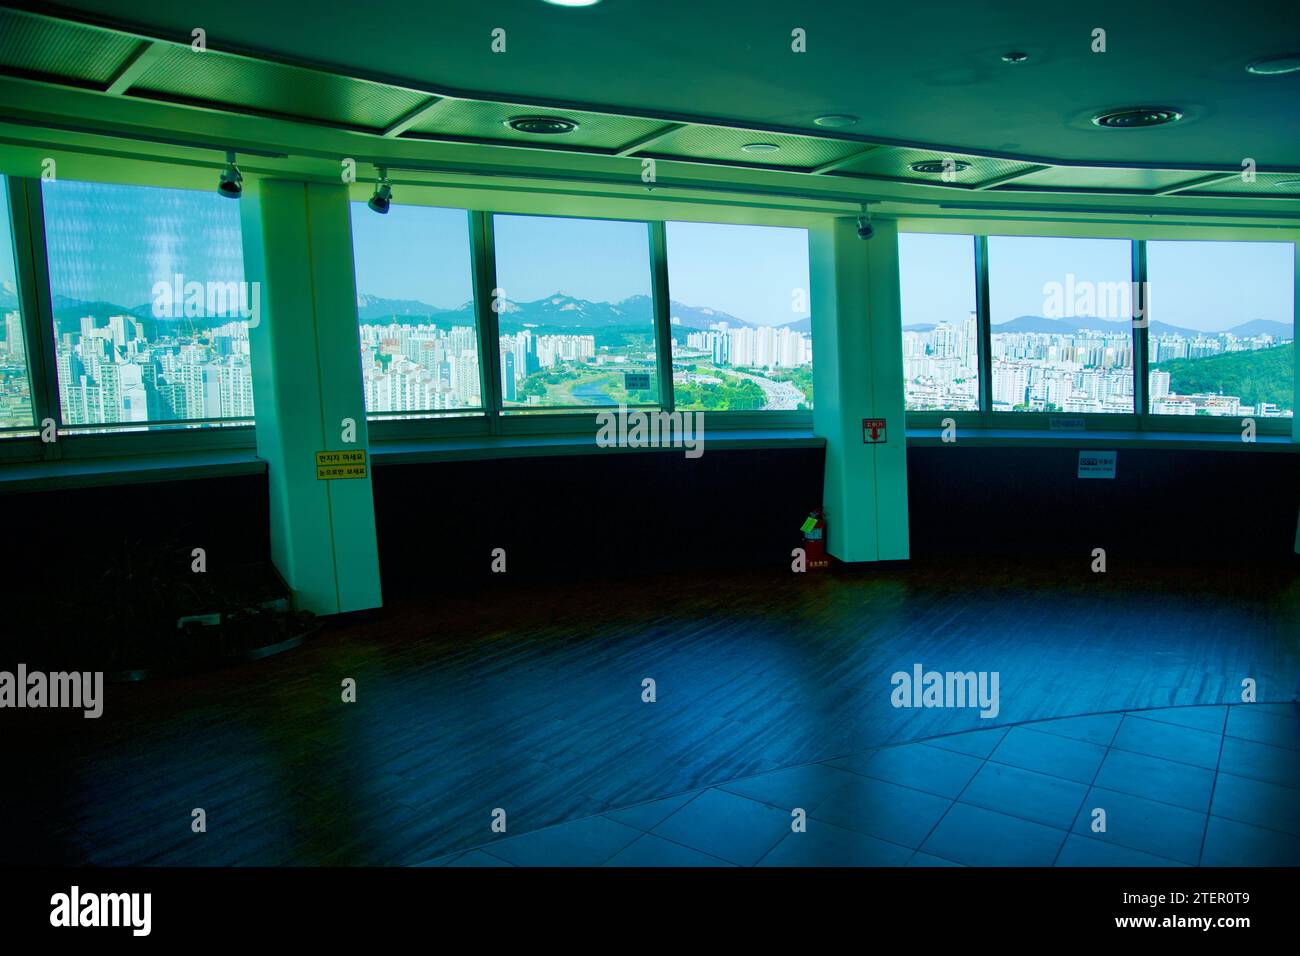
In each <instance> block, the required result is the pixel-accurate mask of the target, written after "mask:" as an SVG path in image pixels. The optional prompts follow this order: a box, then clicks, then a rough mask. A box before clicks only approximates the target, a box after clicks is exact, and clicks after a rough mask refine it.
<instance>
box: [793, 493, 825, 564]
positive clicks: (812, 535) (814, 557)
mask: <svg viewBox="0 0 1300 956" xmlns="http://www.w3.org/2000/svg"><path fill="white" fill-rule="evenodd" d="M799 530H800V531H802V532H803V553H804V560H805V561H807V567H808V570H809V571H813V570H818V571H820V570H825V569H826V568H829V567H830V566H831V559H830V557H829V556H828V555H827V554H826V515H825V513H824V512H823V511H822V509H821V508H814V509H813V510H812V511H811V512H809V514H808V518H807V520H805V521H804V523H803V525H802V526H801V527H800V529H799Z"/></svg>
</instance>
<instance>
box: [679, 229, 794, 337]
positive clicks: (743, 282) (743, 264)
mask: <svg viewBox="0 0 1300 956" xmlns="http://www.w3.org/2000/svg"><path fill="white" fill-rule="evenodd" d="M666 232H667V242H668V285H669V290H670V293H671V296H672V299H673V300H674V301H675V302H680V303H682V304H683V305H693V306H708V307H711V308H714V309H721V310H722V311H723V312H729V313H731V314H732V315H734V316H736V317H737V318H740V319H745V320H747V321H750V322H754V323H755V324H757V325H784V324H785V323H787V322H793V321H795V320H797V319H801V318H804V317H806V316H807V315H808V310H807V309H806V308H804V309H802V310H796V309H795V308H794V307H795V306H796V305H798V304H800V303H808V302H809V294H808V230H806V229H791V228H786V227H782V226H736V225H723V224H718V223H701V222H670V223H668V224H667V226H666ZM796 289H798V290H800V292H801V295H800V296H799V297H796V296H795V295H794V290H796Z"/></svg>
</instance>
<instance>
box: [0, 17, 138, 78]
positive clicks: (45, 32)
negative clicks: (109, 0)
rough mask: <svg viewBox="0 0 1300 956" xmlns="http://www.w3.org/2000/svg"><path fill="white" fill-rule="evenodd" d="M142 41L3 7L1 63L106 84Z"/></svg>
mask: <svg viewBox="0 0 1300 956" xmlns="http://www.w3.org/2000/svg"><path fill="white" fill-rule="evenodd" d="M141 42H142V41H141V40H138V39H136V38H135V37H131V36H123V35H122V34H119V33H110V32H109V31H107V30H96V29H94V28H92V27H83V26H76V25H74V24H70V23H65V22H62V21H56V20H47V19H45V18H44V17H36V16H31V15H28V14H25V13H17V12H14V11H12V10H4V9H0V66H3V67H5V68H8V69H10V70H15V71H20V72H23V73H40V74H44V75H46V76H55V77H68V78H70V79H73V80H79V81H81V82H83V83H96V84H103V85H106V84H107V83H108V81H109V80H111V79H112V78H113V75H114V74H115V73H116V72H117V68H118V66H119V65H121V63H122V62H123V61H124V60H125V59H126V58H127V57H128V56H130V54H131V52H132V51H133V50H135V48H136V47H137V46H139V45H140V43H141Z"/></svg>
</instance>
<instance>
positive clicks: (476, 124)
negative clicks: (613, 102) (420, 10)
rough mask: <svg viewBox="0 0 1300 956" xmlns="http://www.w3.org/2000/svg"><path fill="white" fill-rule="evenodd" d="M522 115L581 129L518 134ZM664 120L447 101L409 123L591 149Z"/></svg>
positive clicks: (417, 129) (429, 132) (618, 143)
mask: <svg viewBox="0 0 1300 956" xmlns="http://www.w3.org/2000/svg"><path fill="white" fill-rule="evenodd" d="M518 116H555V117H561V118H563V119H567V120H571V121H573V122H575V123H577V124H578V128H577V129H575V130H574V131H573V132H571V133H563V134H560V135H554V134H546V133H520V132H517V131H516V130H513V129H511V128H510V127H509V126H507V125H506V123H507V122H508V121H509V120H511V119H513V118H515V117H518ZM665 125H666V124H665V123H664V122H663V121H662V120H651V119H639V118H637V117H631V116H611V115H609V114H607V113H585V112H582V111H580V110H554V109H542V108H539V107H536V106H515V105H511V104H509V103H488V102H483V101H479V100H457V99H445V100H442V101H441V102H439V103H437V104H436V105H435V106H434V107H433V109H432V110H431V111H430V113H429V114H428V115H427V116H425V117H423V118H422V119H421V120H420V121H419V122H418V123H416V124H415V125H414V126H412V127H411V129H410V131H409V132H410V133H412V134H415V135H419V134H425V135H426V136H450V137H455V138H464V139H490V140H501V141H503V142H507V143H511V144H514V145H522V144H526V143H536V144H538V145H540V146H581V147H586V148H590V149H608V150H617V149H619V148H621V147H623V146H626V145H627V144H629V143H632V142H634V141H636V140H638V139H641V138H642V137H644V136H648V135H650V134H651V133H653V132H655V130H659V129H664V128H665Z"/></svg>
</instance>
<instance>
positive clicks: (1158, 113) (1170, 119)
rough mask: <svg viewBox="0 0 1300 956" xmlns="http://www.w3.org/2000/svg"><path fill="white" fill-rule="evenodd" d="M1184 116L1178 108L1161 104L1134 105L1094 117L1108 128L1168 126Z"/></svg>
mask: <svg viewBox="0 0 1300 956" xmlns="http://www.w3.org/2000/svg"><path fill="white" fill-rule="evenodd" d="M1182 118H1183V114H1182V113H1180V112H1178V110H1172V109H1165V108H1164V107H1161V106H1134V107H1130V108H1128V109H1122V110H1111V111H1110V112H1107V113H1098V114H1097V115H1096V116H1094V117H1093V118H1092V122H1093V124H1094V125H1096V126H1102V127H1105V128H1106V129H1144V128H1146V127H1148V126H1166V125H1168V124H1169V123H1177V122H1178V121H1179V120H1180V119H1182Z"/></svg>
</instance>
